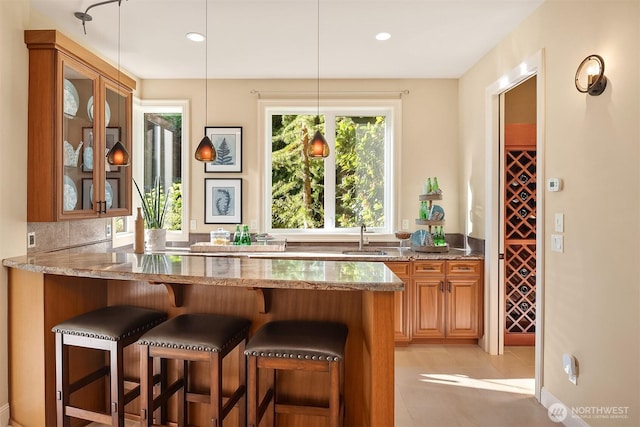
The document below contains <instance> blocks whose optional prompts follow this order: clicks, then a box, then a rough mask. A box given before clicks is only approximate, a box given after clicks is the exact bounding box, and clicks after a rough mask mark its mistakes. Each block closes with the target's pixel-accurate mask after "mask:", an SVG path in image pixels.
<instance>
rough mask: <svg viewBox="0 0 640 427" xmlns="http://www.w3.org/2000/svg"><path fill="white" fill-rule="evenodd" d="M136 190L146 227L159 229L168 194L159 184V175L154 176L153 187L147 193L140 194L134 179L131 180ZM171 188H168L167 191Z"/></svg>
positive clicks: (163, 216) (167, 202)
mask: <svg viewBox="0 0 640 427" xmlns="http://www.w3.org/2000/svg"><path fill="white" fill-rule="evenodd" d="M133 183H134V184H135V185H136V190H138V195H139V196H140V200H141V202H142V213H143V214H144V222H145V225H146V228H149V229H160V228H164V220H165V218H166V215H167V209H168V208H169V199H170V198H169V194H165V193H164V191H163V189H162V185H160V177H156V179H155V181H154V182H153V188H152V189H151V191H149V192H148V193H145V194H142V191H140V187H138V183H137V182H136V180H135V179H134V180H133ZM170 192H171V189H169V193H170Z"/></svg>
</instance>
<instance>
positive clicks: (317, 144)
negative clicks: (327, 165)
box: [307, 0, 329, 159]
mask: <svg viewBox="0 0 640 427" xmlns="http://www.w3.org/2000/svg"><path fill="white" fill-rule="evenodd" d="M317 41H318V62H317V65H318V79H317V90H318V98H317V99H318V104H317V107H318V110H317V112H316V126H317V125H319V124H320V0H318V40H317ZM307 156H309V157H311V158H316V159H324V158H325V157H327V156H329V144H327V140H326V139H324V136H323V135H322V132H320V130H317V131H316V133H315V135H313V139H312V140H311V142H310V143H309V145H308V146H307Z"/></svg>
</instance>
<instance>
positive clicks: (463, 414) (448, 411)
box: [90, 345, 559, 427]
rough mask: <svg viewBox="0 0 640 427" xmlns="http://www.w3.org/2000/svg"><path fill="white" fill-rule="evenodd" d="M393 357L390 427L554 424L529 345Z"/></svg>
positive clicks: (441, 348) (429, 349) (413, 350)
mask: <svg viewBox="0 0 640 427" xmlns="http://www.w3.org/2000/svg"><path fill="white" fill-rule="evenodd" d="M395 355H396V367H395V370H396V372H395V378H396V393H395V394H396V402H395V416H396V422H395V427H544V426H549V427H552V426H555V427H557V426H558V425H559V424H557V423H554V422H552V421H551V420H550V419H549V417H548V416H547V410H546V409H545V408H544V407H543V406H542V405H540V404H539V403H538V402H537V401H536V399H535V398H534V397H533V392H534V381H533V372H534V349H533V347H507V348H506V349H505V354H504V355H502V356H491V355H489V354H487V353H485V352H484V351H483V350H482V349H481V348H480V347H477V346H467V345H457V346H456V345H412V346H409V347H404V348H398V349H396V354H395ZM137 425H138V423H134V422H129V421H128V422H127V427H135V426H137ZM90 426H93V427H101V425H98V424H91V425H90Z"/></svg>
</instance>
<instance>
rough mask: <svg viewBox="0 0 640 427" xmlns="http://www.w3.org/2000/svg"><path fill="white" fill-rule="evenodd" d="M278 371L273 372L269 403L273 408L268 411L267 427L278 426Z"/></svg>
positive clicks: (273, 370)
mask: <svg viewBox="0 0 640 427" xmlns="http://www.w3.org/2000/svg"><path fill="white" fill-rule="evenodd" d="M277 381H278V370H277V369H272V370H271V392H272V395H271V401H270V402H269V406H270V407H271V410H270V411H267V412H266V414H267V425H269V426H275V425H276V399H277V398H278V387H277Z"/></svg>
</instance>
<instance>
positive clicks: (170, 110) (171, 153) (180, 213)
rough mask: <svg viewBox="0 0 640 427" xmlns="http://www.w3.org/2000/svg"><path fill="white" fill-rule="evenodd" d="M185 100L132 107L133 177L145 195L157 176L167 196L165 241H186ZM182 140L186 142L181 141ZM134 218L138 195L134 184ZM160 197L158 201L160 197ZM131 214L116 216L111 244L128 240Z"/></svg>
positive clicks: (148, 102)
mask: <svg viewBox="0 0 640 427" xmlns="http://www.w3.org/2000/svg"><path fill="white" fill-rule="evenodd" d="M188 105H189V104H188V101H139V103H137V104H136V105H135V108H134V120H133V122H134V129H133V134H134V137H133V145H134V147H133V165H132V167H133V177H134V178H133V179H134V180H135V182H136V183H137V184H138V186H139V187H140V191H141V192H142V193H143V195H145V197H147V194H148V193H149V192H150V190H151V188H152V187H153V185H154V182H155V180H156V179H158V180H159V181H160V184H161V186H162V189H163V190H164V191H163V193H164V194H163V196H162V198H163V197H169V204H168V210H167V215H166V219H165V224H164V228H166V229H167V240H174V241H186V240H188V239H189V232H188V212H187V209H188V206H189V204H188V201H187V200H188V199H187V198H188V194H189V192H188V185H189V183H188V177H189V170H188V165H189V159H190V157H189V153H188V150H189V143H188V141H189V139H188V129H187V128H188V126H182V124H183V123H189V117H188ZM183 141H185V143H184V144H183ZM132 192H133V194H132V198H133V206H134V215H133V216H134V217H135V214H136V212H137V210H136V207H138V206H140V196H139V195H138V191H137V190H136V187H135V185H133V190H132ZM162 198H161V200H162ZM132 222H133V217H120V218H116V219H115V223H114V230H115V231H116V233H115V237H114V246H118V244H116V240H118V239H120V240H122V241H121V242H120V243H121V244H126V243H130V242H129V241H127V239H126V237H127V236H128V237H129V240H130V238H131V237H130V236H131V233H132V230H133V225H132Z"/></svg>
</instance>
